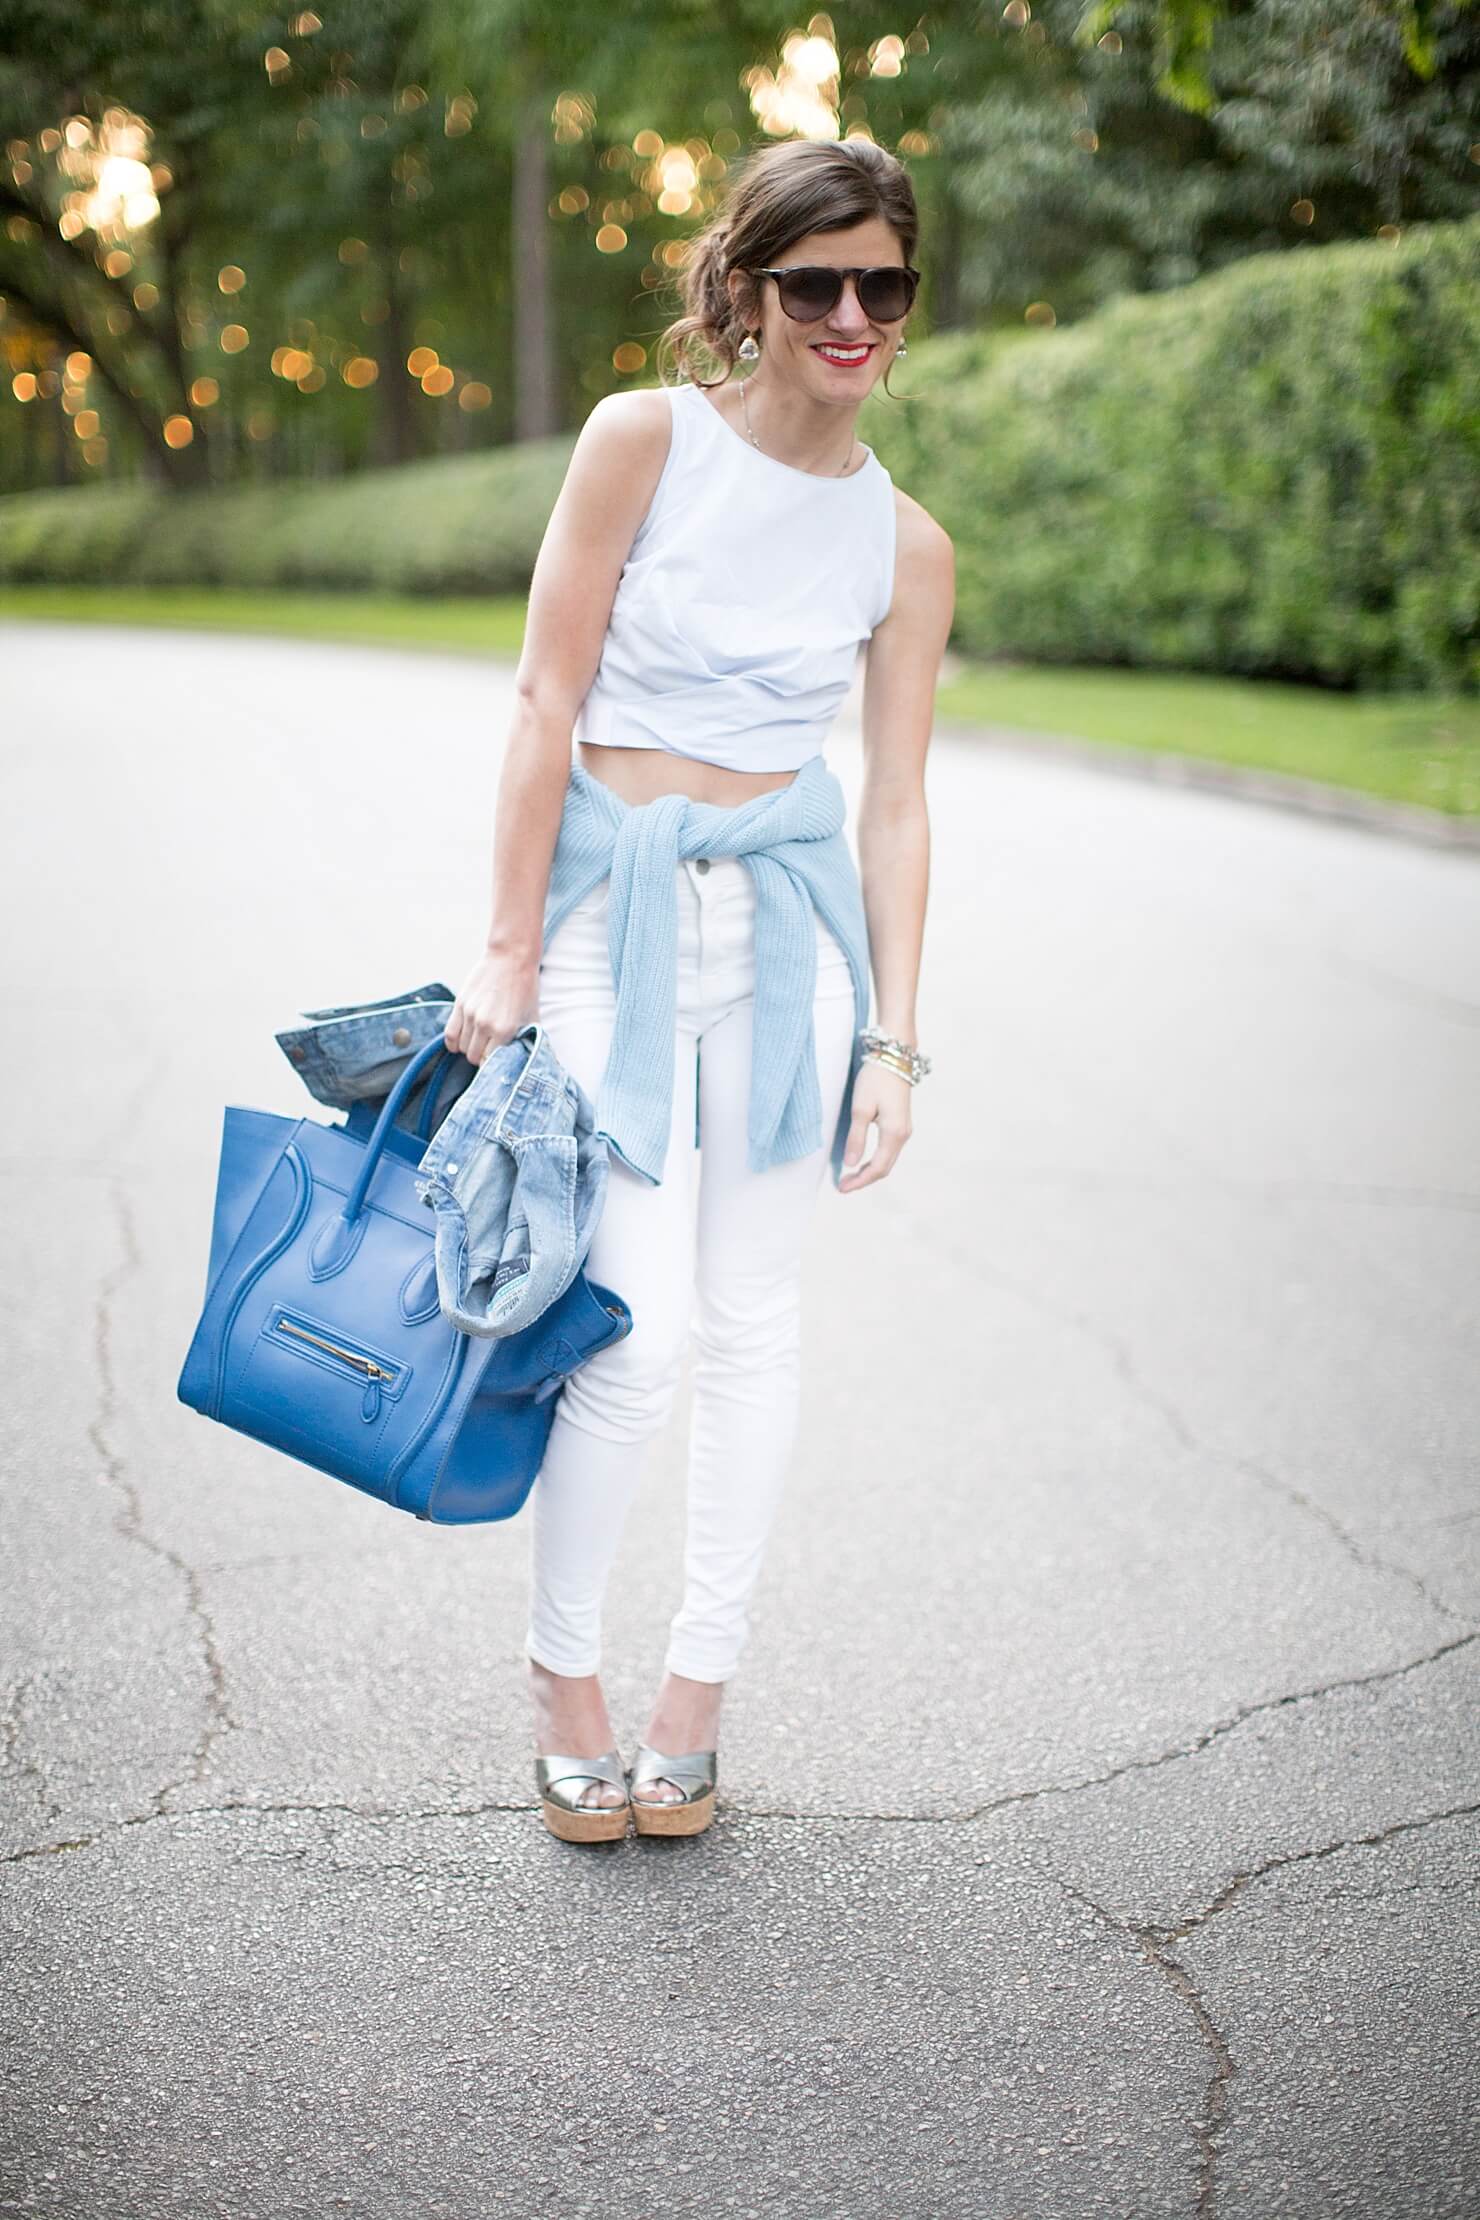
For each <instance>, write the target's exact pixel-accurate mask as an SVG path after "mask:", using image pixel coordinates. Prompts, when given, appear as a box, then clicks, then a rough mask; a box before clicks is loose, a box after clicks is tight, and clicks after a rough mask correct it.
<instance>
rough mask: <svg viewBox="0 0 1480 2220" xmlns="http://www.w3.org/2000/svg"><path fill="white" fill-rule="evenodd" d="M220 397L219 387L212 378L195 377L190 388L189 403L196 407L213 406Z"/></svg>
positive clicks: (206, 407)
mask: <svg viewBox="0 0 1480 2220" xmlns="http://www.w3.org/2000/svg"><path fill="white" fill-rule="evenodd" d="M220 398H221V388H220V386H219V385H217V383H216V381H215V379H214V378H197V379H195V381H194V383H193V384H192V385H191V388H190V405H191V407H192V408H196V409H209V408H214V407H215V405H216V403H217V402H218V401H219V400H220Z"/></svg>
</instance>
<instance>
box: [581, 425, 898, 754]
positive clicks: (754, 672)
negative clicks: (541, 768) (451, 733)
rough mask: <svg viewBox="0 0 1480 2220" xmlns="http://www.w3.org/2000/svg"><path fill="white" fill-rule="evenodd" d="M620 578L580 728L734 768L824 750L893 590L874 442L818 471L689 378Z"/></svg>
mask: <svg viewBox="0 0 1480 2220" xmlns="http://www.w3.org/2000/svg"><path fill="white" fill-rule="evenodd" d="M662 390H664V391H666V393H667V395H668V399H669V402H670V404H671V406H670V414H671V417H672V432H671V437H670V440H669V446H668V455H667V459H666V460H665V462H664V464H663V470H662V474H661V476H660V477H659V479H658V483H657V486H656V487H655V489H654V492H653V498H652V501H651V503H650V504H649V506H648V512H647V514H646V516H645V517H644V518H643V520H642V523H641V524H640V525H639V526H638V529H637V532H636V534H635V536H634V538H633V541H632V546H631V549H630V551H629V553H628V556H627V560H626V562H625V563H624V564H623V566H622V574H621V577H620V579H619V580H618V582H617V590H616V594H615V596H614V598H613V602H612V610H611V617H610V619H609V621H608V624H607V631H606V638H605V640H604V642H603V645H602V652H601V661H600V664H599V665H598V667H597V671H596V676H595V678H594V680H593V681H592V684H591V688H590V691H589V692H588V694H587V695H586V698H585V700H584V701H583V702H582V704H581V707H580V710H579V712H578V714H577V718H576V724H575V737H576V739H577V740H586V741H591V742H593V743H595V744H596V745H597V746H602V747H611V748H666V749H667V750H668V751H669V753H670V754H673V755H684V756H692V757H694V758H696V759H697V760H698V761H700V762H703V763H717V764H721V765H723V766H725V767H726V768H727V769H730V770H736V771H794V770H799V769H800V767H801V766H802V764H803V763H805V762H806V761H807V759H808V757H809V756H813V755H819V754H821V752H822V744H823V740H824V738H825V737H826V734H827V730H828V727H829V726H830V725H831V723H832V721H833V718H834V717H835V716H836V714H837V711H838V708H839V706H840V704H841V703H842V701H843V698H844V696H845V695H846V694H847V692H848V689H849V686H850V685H851V684H852V680H853V673H854V669H855V666H856V662H857V655H858V649H859V646H860V644H861V643H862V642H863V641H864V640H866V639H867V638H868V636H869V635H870V633H871V632H872V631H873V629H874V626H875V625H876V624H879V623H881V622H882V621H883V619H884V617H885V616H886V615H887V614H888V611H889V603H890V600H891V598H892V595H893V590H894V529H895V528H894V482H893V480H892V479H891V477H890V475H889V473H888V471H887V470H886V469H885V468H884V465H883V464H882V463H881V462H880V461H879V458H878V456H877V455H876V454H875V453H874V451H873V449H872V448H869V450H868V460H867V461H866V462H865V463H864V465H863V468H862V469H861V470H854V471H852V472H850V473H849V475H848V476H847V477H842V478H839V477H823V476H822V475H821V474H820V473H818V472H816V471H810V470H796V469H794V468H793V467H792V465H791V464H790V463H783V462H777V461H776V460H775V459H774V458H773V457H772V456H770V455H766V454H763V453H762V452H761V451H760V449H759V448H757V447H752V446H751V444H750V442H749V440H748V439H745V438H744V437H742V435H741V434H740V433H739V432H737V431H735V430H734V429H732V427H731V426H730V425H729V424H727V423H726V422H725V420H724V418H723V417H722V416H721V415H720V414H719V413H718V411H717V410H716V408H715V406H714V404H713V402H712V401H709V400H707V399H706V398H705V396H704V393H703V391H702V390H701V388H700V387H699V386H697V385H693V384H688V383H685V384H683V385H676V386H668V387H665V388H663V389H662Z"/></svg>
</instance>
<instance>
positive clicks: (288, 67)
mask: <svg viewBox="0 0 1480 2220" xmlns="http://www.w3.org/2000/svg"><path fill="white" fill-rule="evenodd" d="M262 67H263V68H264V69H265V70H266V72H267V74H268V77H269V78H270V79H271V81H272V83H273V84H274V85H280V84H281V83H282V82H283V80H284V78H286V77H289V76H291V74H292V70H293V58H292V56H291V55H290V54H288V53H286V52H285V51H284V49H283V48H282V47H281V46H269V48H268V49H267V52H266V53H265V54H264V55H263V57H262Z"/></svg>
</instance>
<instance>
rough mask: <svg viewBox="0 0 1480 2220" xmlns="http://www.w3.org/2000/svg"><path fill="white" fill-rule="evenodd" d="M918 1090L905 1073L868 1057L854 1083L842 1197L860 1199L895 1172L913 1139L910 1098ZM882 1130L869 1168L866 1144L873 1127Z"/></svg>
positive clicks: (869, 1162) (839, 1189)
mask: <svg viewBox="0 0 1480 2220" xmlns="http://www.w3.org/2000/svg"><path fill="white" fill-rule="evenodd" d="M914 1091H915V1090H914V1088H913V1087H912V1086H911V1085H910V1083H909V1081H908V1080H907V1079H906V1078H905V1076H904V1074H903V1073H902V1072H897V1071H891V1070H890V1069H889V1067H888V1065H887V1064H881V1063H880V1062H879V1059H878V1058H877V1056H865V1058H864V1059H863V1062H862V1063H861V1064H860V1065H859V1067H858V1072H857V1076H856V1077H855V1079H854V1081H853V1115H852V1117H851V1118H850V1119H849V1121H848V1140H847V1144H846V1146H845V1147H844V1150H843V1174H842V1177H841V1179H840V1180H839V1181H838V1192H839V1194H841V1195H856V1194H857V1193H858V1191H859V1190H860V1188H863V1187H870V1186H872V1185H873V1183H874V1181H875V1180H879V1179H883V1178H884V1177H885V1176H886V1174H888V1173H889V1172H890V1171H892V1170H893V1168H894V1163H895V1159H896V1158H897V1157H898V1155H899V1152H900V1150H901V1149H902V1148H903V1147H904V1145H905V1142H906V1141H907V1140H908V1139H909V1137H910V1132H911V1120H910V1096H911V1095H912V1094H913V1093H914ZM871 1125H872V1126H876V1127H877V1128H878V1140H877V1142H876V1144H875V1147H874V1153H873V1155H872V1156H871V1157H870V1158H869V1160H868V1162H867V1163H866V1164H865V1163H864V1161H863V1149H864V1142H865V1140H866V1138H867V1136H868V1129H869V1127H870V1126H871Z"/></svg>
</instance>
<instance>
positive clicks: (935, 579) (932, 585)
mask: <svg viewBox="0 0 1480 2220" xmlns="http://www.w3.org/2000/svg"><path fill="white" fill-rule="evenodd" d="M894 535H895V536H894V592H893V597H892V599H891V600H890V603H889V614H888V616H887V617H886V618H885V620H884V624H883V625H882V626H880V627H878V629H879V630H881V631H884V630H887V631H888V633H889V634H890V636H891V637H893V636H896V635H897V636H899V637H900V639H901V644H902V645H903V644H906V642H905V636H906V635H907V636H908V644H909V645H911V646H917V645H919V644H920V643H921V642H927V641H931V640H934V639H935V638H936V637H937V636H939V638H940V639H942V640H943V639H944V638H945V635H946V633H947V632H949V630H950V626H951V621H952V619H953V617H954V615H955V608H956V546H955V542H954V541H953V540H952V538H951V535H950V533H949V532H947V531H946V529H945V527H944V526H943V525H941V524H937V522H936V520H935V518H934V517H933V516H932V515H931V514H930V511H929V510H928V509H927V508H926V507H925V506H924V505H923V503H921V502H919V501H917V500H916V499H915V497H914V495H913V494H909V493H905V492H904V491H902V489H901V488H900V487H898V486H896V487H895V489H894Z"/></svg>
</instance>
